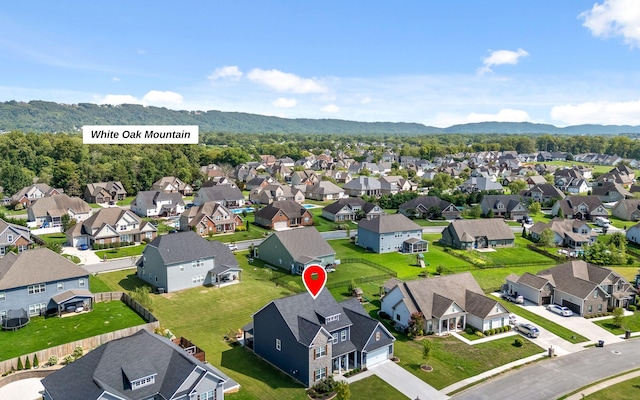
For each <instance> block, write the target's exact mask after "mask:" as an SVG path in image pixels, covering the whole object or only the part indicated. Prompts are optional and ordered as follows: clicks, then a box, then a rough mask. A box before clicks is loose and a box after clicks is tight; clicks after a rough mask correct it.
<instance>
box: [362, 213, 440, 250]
mask: <svg viewBox="0 0 640 400" xmlns="http://www.w3.org/2000/svg"><path fill="white" fill-rule="evenodd" d="M358 246H361V247H364V248H365V249H368V250H371V251H373V252H375V253H390V252H394V251H401V252H403V253H419V252H425V251H428V250H429V243H428V242H427V241H426V240H423V239H422V227H421V226H420V225H418V224H416V223H415V222H413V221H411V220H410V219H409V218H407V217H405V216H404V215H402V214H390V215H381V216H379V217H378V218H374V219H371V220H365V219H363V220H360V222H359V223H358Z"/></svg>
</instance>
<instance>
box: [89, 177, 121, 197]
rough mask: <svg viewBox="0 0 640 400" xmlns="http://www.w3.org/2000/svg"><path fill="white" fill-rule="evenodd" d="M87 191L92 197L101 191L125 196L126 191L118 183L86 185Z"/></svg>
mask: <svg viewBox="0 0 640 400" xmlns="http://www.w3.org/2000/svg"><path fill="white" fill-rule="evenodd" d="M87 189H88V190H89V193H90V194H91V196H94V197H95V196H96V195H97V194H99V193H100V191H101V190H103V189H104V190H106V191H107V192H108V193H111V192H115V193H117V194H127V191H126V190H125V189H124V186H123V185H122V182H120V181H109V182H95V183H87Z"/></svg>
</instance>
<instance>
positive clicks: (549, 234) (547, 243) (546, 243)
mask: <svg viewBox="0 0 640 400" xmlns="http://www.w3.org/2000/svg"><path fill="white" fill-rule="evenodd" d="M554 236H555V233H553V231H552V230H551V229H549V228H547V229H545V230H543V231H542V232H540V240H539V241H538V243H539V244H540V246H542V247H552V246H553V238H554Z"/></svg>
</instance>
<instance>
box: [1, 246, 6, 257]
mask: <svg viewBox="0 0 640 400" xmlns="http://www.w3.org/2000/svg"><path fill="white" fill-rule="evenodd" d="M5 251H6V250H5V248H4V247H0V256H3V255H4V252H5Z"/></svg>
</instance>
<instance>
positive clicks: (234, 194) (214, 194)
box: [193, 185, 244, 208]
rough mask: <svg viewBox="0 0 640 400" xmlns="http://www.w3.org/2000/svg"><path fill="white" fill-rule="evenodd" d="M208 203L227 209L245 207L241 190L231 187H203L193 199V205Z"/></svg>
mask: <svg viewBox="0 0 640 400" xmlns="http://www.w3.org/2000/svg"><path fill="white" fill-rule="evenodd" d="M207 201H213V202H215V203H218V204H221V205H223V206H225V207H227V208H236V207H242V206H243V205H244V195H243V194H242V192H241V191H240V189H238V188H237V187H234V186H231V185H216V186H211V187H201V188H200V190H198V192H197V193H196V195H195V196H194V198H193V204H195V205H196V206H199V205H202V204H204V203H206V202H207Z"/></svg>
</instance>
